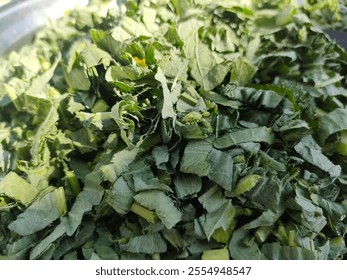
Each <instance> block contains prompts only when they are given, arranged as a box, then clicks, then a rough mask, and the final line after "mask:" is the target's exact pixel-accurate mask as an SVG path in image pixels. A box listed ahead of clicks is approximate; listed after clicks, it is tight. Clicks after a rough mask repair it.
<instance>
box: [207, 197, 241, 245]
mask: <svg viewBox="0 0 347 280" xmlns="http://www.w3.org/2000/svg"><path fill="white" fill-rule="evenodd" d="M235 213H236V211H235V208H234V206H233V205H232V204H231V201H228V202H227V203H225V204H224V205H222V206H221V207H220V208H219V209H218V210H216V211H214V212H211V213H208V214H206V216H205V218H204V222H203V228H204V232H205V234H206V236H207V239H208V240H210V239H211V237H212V235H213V234H214V232H215V231H216V230H217V229H219V228H222V229H223V230H224V231H227V230H228V229H229V228H230V227H231V225H232V222H233V220H234V218H235Z"/></svg>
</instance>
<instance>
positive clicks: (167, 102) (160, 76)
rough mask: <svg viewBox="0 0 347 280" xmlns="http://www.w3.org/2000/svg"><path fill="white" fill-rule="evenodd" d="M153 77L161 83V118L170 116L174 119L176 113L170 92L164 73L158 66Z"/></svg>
mask: <svg viewBox="0 0 347 280" xmlns="http://www.w3.org/2000/svg"><path fill="white" fill-rule="evenodd" d="M155 79H156V80H157V81H158V82H160V83H161V86H162V89H163V108H162V110H161V115H162V117H163V119H167V118H172V119H173V120H175V119H176V113H175V111H174V109H173V103H172V98H171V92H170V90H169V88H168V85H167V81H166V78H165V76H164V73H163V71H162V70H161V69H160V68H158V72H157V74H156V75H155Z"/></svg>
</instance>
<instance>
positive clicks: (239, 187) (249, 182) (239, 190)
mask: <svg viewBox="0 0 347 280" xmlns="http://www.w3.org/2000/svg"><path fill="white" fill-rule="evenodd" d="M260 179H261V176H260V175H258V174H248V175H247V176H245V177H243V178H241V179H240V180H239V181H238V182H237V184H236V186H235V189H234V191H233V192H232V194H231V195H232V196H233V197H236V196H239V195H240V194H243V193H245V192H247V191H249V190H251V189H252V188H254V187H255V186H256V185H257V184H258V182H259V180H260Z"/></svg>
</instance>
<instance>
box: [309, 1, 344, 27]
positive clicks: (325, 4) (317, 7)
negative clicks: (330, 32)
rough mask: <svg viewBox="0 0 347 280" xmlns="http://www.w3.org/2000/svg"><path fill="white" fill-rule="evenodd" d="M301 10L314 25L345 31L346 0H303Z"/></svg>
mask: <svg viewBox="0 0 347 280" xmlns="http://www.w3.org/2000/svg"><path fill="white" fill-rule="evenodd" d="M302 2H303V11H304V12H305V13H306V14H307V15H309V17H310V19H311V20H312V21H313V22H314V24H315V25H318V26H320V27H322V28H331V29H334V30H342V31H347V25H346V22H347V0H326V1H318V0H304V1H302Z"/></svg>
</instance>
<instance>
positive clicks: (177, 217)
mask: <svg viewBox="0 0 347 280" xmlns="http://www.w3.org/2000/svg"><path fill="white" fill-rule="evenodd" d="M134 199H135V201H136V202H137V203H138V204H141V205H142V206H144V207H146V208H148V209H150V210H154V211H155V212H156V213H157V216H158V218H159V219H160V220H161V221H162V223H163V224H164V225H165V227H166V228H168V229H171V228H172V227H174V226H175V225H176V224H177V223H178V222H179V221H181V216H182V214H181V212H180V211H179V210H178V209H177V208H176V206H175V205H174V202H173V200H172V199H171V198H169V197H168V196H167V195H166V194H165V193H164V192H163V191H157V190H152V191H143V192H141V193H139V194H137V195H135V196H134Z"/></svg>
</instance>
